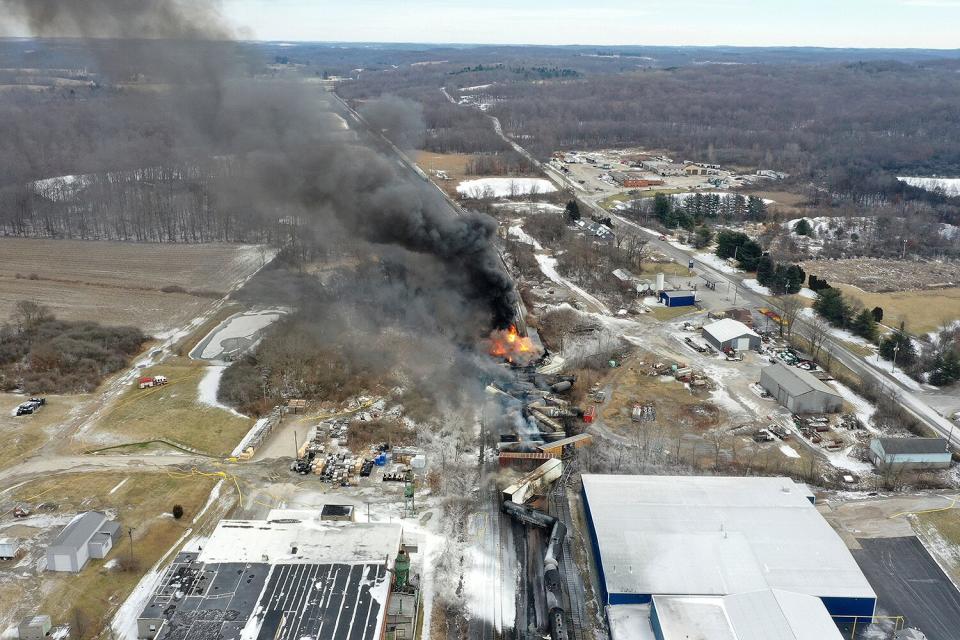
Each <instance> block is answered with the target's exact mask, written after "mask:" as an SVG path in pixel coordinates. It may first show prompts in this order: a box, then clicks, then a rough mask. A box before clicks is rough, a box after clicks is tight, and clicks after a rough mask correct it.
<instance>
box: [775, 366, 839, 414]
mask: <svg viewBox="0 0 960 640" xmlns="http://www.w3.org/2000/svg"><path fill="white" fill-rule="evenodd" d="M760 386H761V387H763V388H764V389H766V390H767V392H768V393H769V394H770V395H772V396H773V397H774V398H776V400H777V402H779V403H780V404H782V405H783V406H784V407H786V408H787V409H789V410H790V411H792V412H794V413H836V412H837V411H840V409H841V408H842V407H843V398H842V397H841V396H840V394H839V393H837V392H836V391H835V390H834V389H833V388H831V387H829V386H827V385H826V383H824V382H823V381H822V380H819V379H817V378H816V377H814V376H813V375H811V374H810V373H809V372H807V371H803V370H802V369H797V368H796V367H788V366H787V365H785V364H783V363H782V362H778V363H777V364H772V365H770V366H769V367H764V368H763V369H762V370H761V371H760Z"/></svg>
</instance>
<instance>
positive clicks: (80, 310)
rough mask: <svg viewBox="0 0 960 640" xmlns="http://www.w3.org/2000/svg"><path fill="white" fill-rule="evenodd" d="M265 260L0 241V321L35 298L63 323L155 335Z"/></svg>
mask: <svg viewBox="0 0 960 640" xmlns="http://www.w3.org/2000/svg"><path fill="white" fill-rule="evenodd" d="M270 255H271V254H270V253H269V252H265V251H262V250H261V248H259V247H256V246H242V245H227V244H205V245H181V244H136V243H121V242H86V241H81V240H41V239H27V238H0V322H2V321H5V320H6V319H7V318H9V316H10V312H11V311H12V309H13V306H14V305H15V304H16V303H17V301H19V300H33V301H35V302H38V303H40V304H44V305H47V306H48V307H50V308H51V309H52V310H53V312H54V313H55V314H56V315H57V316H58V317H60V318H63V319H66V320H96V321H99V322H103V323H105V324H113V325H119V324H129V325H134V326H138V327H140V328H141V329H143V330H145V331H148V332H160V331H164V330H168V329H172V328H175V327H179V326H182V325H183V324H186V323H187V322H189V321H190V320H191V319H192V318H195V317H196V316H198V315H200V314H201V313H202V312H203V311H204V310H205V309H207V308H209V306H210V304H211V302H212V298H213V297H219V296H220V295H222V294H224V293H226V292H228V291H229V290H230V289H232V288H234V287H235V286H236V285H237V284H238V283H239V282H241V281H242V280H244V279H245V278H246V277H248V276H249V275H251V274H252V273H254V272H255V271H256V270H257V269H259V268H260V266H261V265H262V264H263V261H264V260H265V259H267V258H269V257H270ZM164 287H180V288H182V289H183V291H184V292H180V291H176V292H173V293H164V292H162V291H161V289H162V288H164ZM187 292H194V293H193V294H191V293H187ZM197 294H199V295H197Z"/></svg>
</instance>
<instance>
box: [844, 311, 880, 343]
mask: <svg viewBox="0 0 960 640" xmlns="http://www.w3.org/2000/svg"><path fill="white" fill-rule="evenodd" d="M850 331H852V332H853V333H854V334H855V335H858V336H860V337H861V338H863V339H865V340H870V341H873V340H875V339H876V337H877V322H876V320H874V319H873V314H872V313H870V311H869V309H861V310H860V313H858V314H857V315H856V316H854V318H853V320H852V321H851V323H850Z"/></svg>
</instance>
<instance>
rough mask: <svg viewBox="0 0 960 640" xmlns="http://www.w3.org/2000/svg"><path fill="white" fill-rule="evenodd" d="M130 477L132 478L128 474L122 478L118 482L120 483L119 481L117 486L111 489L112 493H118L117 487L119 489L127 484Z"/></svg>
mask: <svg viewBox="0 0 960 640" xmlns="http://www.w3.org/2000/svg"><path fill="white" fill-rule="evenodd" d="M129 479H130V477H129V476H127V477H126V478H124V479H123V480H121V481H120V482H118V483H117V486H115V487H114V488H113V489H110V495H113V494H114V493H116V492H117V489H119V488H120V487H122V486H123V485H125V484H126V483H127V480H129Z"/></svg>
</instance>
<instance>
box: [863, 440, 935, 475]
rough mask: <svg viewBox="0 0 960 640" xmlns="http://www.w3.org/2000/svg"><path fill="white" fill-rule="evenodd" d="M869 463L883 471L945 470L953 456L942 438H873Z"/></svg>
mask: <svg viewBox="0 0 960 640" xmlns="http://www.w3.org/2000/svg"><path fill="white" fill-rule="evenodd" d="M870 461H871V462H873V464H874V465H875V466H876V467H877V468H878V469H880V470H883V471H887V470H901V469H902V470H904V471H908V470H911V469H947V468H949V467H950V463H951V462H952V461H953V454H952V453H951V452H950V450H949V449H948V448H947V441H946V440H944V439H943V438H873V439H872V440H871V441H870Z"/></svg>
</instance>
